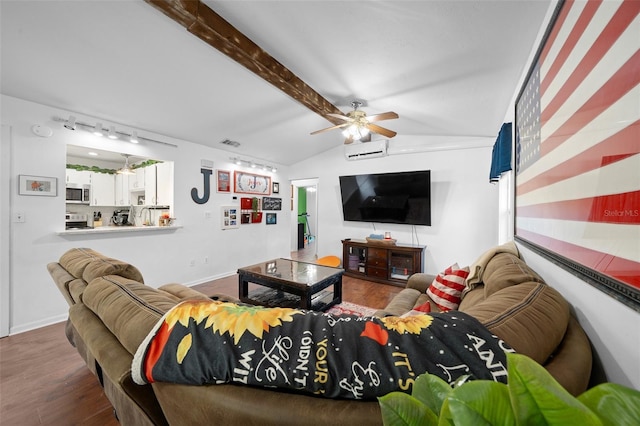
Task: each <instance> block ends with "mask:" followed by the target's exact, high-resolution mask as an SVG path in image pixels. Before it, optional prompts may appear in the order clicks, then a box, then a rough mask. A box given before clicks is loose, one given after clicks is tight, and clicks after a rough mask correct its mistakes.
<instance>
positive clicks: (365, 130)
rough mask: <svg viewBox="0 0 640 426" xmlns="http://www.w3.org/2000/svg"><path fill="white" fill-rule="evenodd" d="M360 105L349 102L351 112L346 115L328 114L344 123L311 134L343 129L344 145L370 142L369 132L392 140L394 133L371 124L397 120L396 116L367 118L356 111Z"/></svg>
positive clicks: (359, 111)
mask: <svg viewBox="0 0 640 426" xmlns="http://www.w3.org/2000/svg"><path fill="white" fill-rule="evenodd" d="M361 105H362V102H360V101H353V102H351V106H353V111H349V112H348V113H347V115H342V114H334V113H328V114H327V115H329V116H331V117H333V118H337V119H339V120H344V123H342V124H338V125H335V126H331V127H327V128H326V129H322V130H316V131H315V132H312V133H311V134H312V135H316V134H318V133H322V132H327V131H329V130H334V129H343V130H342V134H343V135H344V137H345V138H346V139H345V141H344V143H345V144H350V143H351V142H353V141H355V140H361V141H364V140H366V139H368V140H371V135H370V132H373V133H377V134H380V135H382V136H386V137H388V138H392V137H394V136H395V135H396V132H394V131H393V130H389V129H385V128H384V127H381V126H378V125H377V124H373V123H374V122H376V121H382V120H392V119H394V118H398V114H396V113H395V112H392V111H389V112H383V113H381V114H376V115H372V116H369V117H367V113H366V112H364V111H362V110H359V109H358V108H359V107H360V106H361Z"/></svg>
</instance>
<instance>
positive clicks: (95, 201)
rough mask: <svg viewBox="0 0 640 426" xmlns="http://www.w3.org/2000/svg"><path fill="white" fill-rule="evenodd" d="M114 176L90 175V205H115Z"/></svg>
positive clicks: (106, 174)
mask: <svg viewBox="0 0 640 426" xmlns="http://www.w3.org/2000/svg"><path fill="white" fill-rule="evenodd" d="M115 180H116V178H115V175H112V174H109V173H96V172H94V173H91V205H92V206H113V205H114V204H115V199H116V196H115V189H116V184H115Z"/></svg>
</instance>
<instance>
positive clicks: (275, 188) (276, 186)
mask: <svg viewBox="0 0 640 426" xmlns="http://www.w3.org/2000/svg"><path fill="white" fill-rule="evenodd" d="M273 193H274V194H278V193H280V184H279V183H278V182H273Z"/></svg>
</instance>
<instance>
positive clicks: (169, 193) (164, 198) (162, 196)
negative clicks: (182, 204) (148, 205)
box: [154, 162, 173, 206]
mask: <svg viewBox="0 0 640 426" xmlns="http://www.w3.org/2000/svg"><path fill="white" fill-rule="evenodd" d="M155 166H156V197H155V203H154V204H155V205H157V206H169V205H172V204H173V162H166V163H158V164H156V165H155Z"/></svg>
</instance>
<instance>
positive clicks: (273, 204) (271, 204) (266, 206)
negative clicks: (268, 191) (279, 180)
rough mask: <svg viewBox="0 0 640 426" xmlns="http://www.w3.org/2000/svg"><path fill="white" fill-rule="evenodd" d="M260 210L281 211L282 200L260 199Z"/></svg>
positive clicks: (272, 198)
mask: <svg viewBox="0 0 640 426" xmlns="http://www.w3.org/2000/svg"><path fill="white" fill-rule="evenodd" d="M262 210H282V198H274V197H262Z"/></svg>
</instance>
